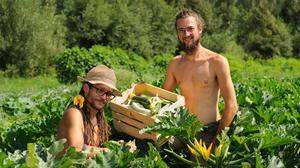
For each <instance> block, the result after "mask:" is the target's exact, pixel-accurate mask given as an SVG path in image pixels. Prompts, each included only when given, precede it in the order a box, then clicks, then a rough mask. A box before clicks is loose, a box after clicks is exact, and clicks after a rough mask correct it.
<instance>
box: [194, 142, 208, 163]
mask: <svg viewBox="0 0 300 168" xmlns="http://www.w3.org/2000/svg"><path fill="white" fill-rule="evenodd" d="M194 145H195V147H196V148H197V151H199V152H200V154H201V155H202V157H203V159H204V160H206V161H207V160H208V158H209V156H210V152H211V148H212V143H211V144H210V145H209V147H208V148H206V145H205V143H204V142H203V143H202V139H200V140H199V141H197V139H195V140H194Z"/></svg>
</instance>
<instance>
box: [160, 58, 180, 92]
mask: <svg viewBox="0 0 300 168" xmlns="http://www.w3.org/2000/svg"><path fill="white" fill-rule="evenodd" d="M174 62H175V60H172V61H171V62H170V63H169V65H168V67H167V74H166V79H165V82H164V85H163V88H164V89H165V90H168V91H171V92H172V91H173V90H174V89H175V87H176V84H177V82H176V79H175V77H174V75H173V73H174V68H175V67H174V66H175V65H174V64H175V63H174Z"/></svg>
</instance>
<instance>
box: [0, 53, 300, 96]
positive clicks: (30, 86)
mask: <svg viewBox="0 0 300 168" xmlns="http://www.w3.org/2000/svg"><path fill="white" fill-rule="evenodd" d="M223 55H224V56H226V57H227V59H228V61H229V64H230V69H231V72H232V73H231V74H232V75H233V76H235V79H236V80H237V81H234V82H242V81H246V80H247V79H248V78H254V77H255V78H260V77H274V78H286V77H288V78H291V77H300V60H299V59H295V58H288V59H287V58H273V59H269V60H254V59H248V60H247V61H246V60H244V59H243V58H242V56H238V54H232V53H225V54H223ZM157 71H161V70H157V69H151V70H149V71H147V72H143V73H142V74H140V75H141V76H140V77H139V76H138V75H137V74H136V73H135V72H132V71H128V70H124V69H115V72H116V76H117V79H118V81H117V87H118V88H119V89H120V90H121V91H124V90H126V89H128V88H129V87H130V85H131V83H137V82H139V81H141V80H143V81H145V82H147V83H152V82H153V81H155V80H158V79H160V78H161V77H163V76H164V75H165V72H157ZM0 83H1V85H0V93H19V92H39V91H43V90H47V89H51V88H54V87H57V86H60V85H62V84H60V83H59V82H58V81H57V79H56V78H55V75H48V76H45V75H44V76H38V77H34V78H21V77H15V78H8V77H4V76H3V74H2V73H0Z"/></svg>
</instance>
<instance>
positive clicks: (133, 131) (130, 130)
mask: <svg viewBox="0 0 300 168" xmlns="http://www.w3.org/2000/svg"><path fill="white" fill-rule="evenodd" d="M114 126H115V128H116V129H117V130H118V131H121V132H125V133H127V134H128V135H131V136H134V137H136V138H138V139H154V140H155V139H156V135H155V134H139V129H138V128H135V127H133V126H131V125H127V124H126V123H123V122H122V121H120V120H116V119H114Z"/></svg>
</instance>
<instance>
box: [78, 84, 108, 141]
mask: <svg viewBox="0 0 300 168" xmlns="http://www.w3.org/2000/svg"><path fill="white" fill-rule="evenodd" d="M87 84H88V85H89V87H90V88H91V86H90V85H92V84H90V83H87ZM83 85H84V84H83ZM83 85H82V88H81V90H80V92H79V94H80V95H81V96H83V97H84V99H85V101H84V103H83V107H82V108H81V109H80V108H78V109H79V110H80V111H81V113H82V115H83V124H84V143H87V145H91V146H101V145H102V144H103V143H104V142H106V141H108V140H109V136H110V134H111V133H110V130H111V128H110V126H109V124H108V123H107V121H106V120H105V114H104V110H103V109H102V110H99V111H98V112H97V114H96V117H97V125H98V128H99V132H98V133H97V134H98V135H99V139H98V140H97V141H95V140H94V133H96V131H95V129H94V126H95V125H93V124H92V122H91V120H90V115H89V112H88V110H87V106H86V104H87V99H86V94H85V92H84V90H83Z"/></svg>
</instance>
